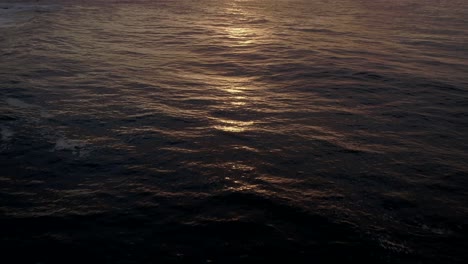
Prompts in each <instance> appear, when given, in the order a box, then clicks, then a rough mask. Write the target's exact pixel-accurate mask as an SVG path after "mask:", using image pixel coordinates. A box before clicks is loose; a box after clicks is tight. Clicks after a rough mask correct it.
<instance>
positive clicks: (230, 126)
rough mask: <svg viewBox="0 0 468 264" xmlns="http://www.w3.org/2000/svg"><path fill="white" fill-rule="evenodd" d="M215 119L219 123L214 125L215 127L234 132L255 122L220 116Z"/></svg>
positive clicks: (244, 128)
mask: <svg viewBox="0 0 468 264" xmlns="http://www.w3.org/2000/svg"><path fill="white" fill-rule="evenodd" d="M216 121H218V123H219V124H218V125H215V126H214V128H215V129H217V130H221V131H225V132H234V133H239V132H244V131H246V130H247V129H249V128H250V127H251V126H252V125H253V124H255V122H253V121H239V120H230V119H221V118H217V119H216Z"/></svg>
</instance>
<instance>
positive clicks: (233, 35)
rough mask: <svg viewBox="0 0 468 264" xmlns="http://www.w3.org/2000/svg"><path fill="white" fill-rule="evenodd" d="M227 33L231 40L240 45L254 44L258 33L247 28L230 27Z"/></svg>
mask: <svg viewBox="0 0 468 264" xmlns="http://www.w3.org/2000/svg"><path fill="white" fill-rule="evenodd" d="M226 32H227V34H228V35H229V38H230V39H233V40H236V41H237V44H239V45H247V44H251V43H253V42H254V40H255V38H256V37H257V34H256V31H255V30H254V29H252V28H247V27H228V28H226Z"/></svg>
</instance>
